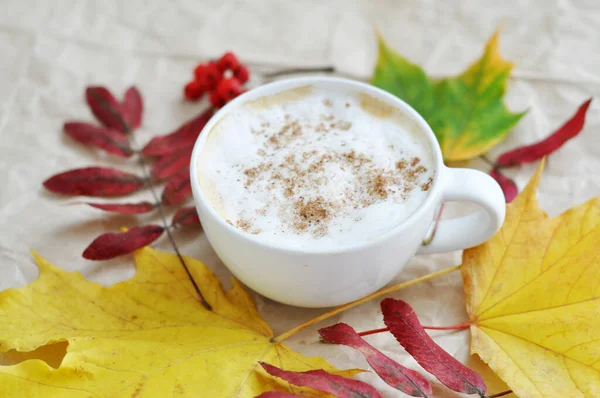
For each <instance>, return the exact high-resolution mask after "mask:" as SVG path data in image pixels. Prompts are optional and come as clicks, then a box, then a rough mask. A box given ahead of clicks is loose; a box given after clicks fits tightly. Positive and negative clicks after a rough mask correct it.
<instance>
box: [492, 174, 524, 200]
mask: <svg viewBox="0 0 600 398" xmlns="http://www.w3.org/2000/svg"><path fill="white" fill-rule="evenodd" d="M490 175H491V176H492V178H493V179H494V180H496V181H497V182H498V184H500V188H502V192H504V198H505V199H506V203H510V202H512V201H513V199H514V198H516V197H517V194H518V193H519V189H518V188H517V184H515V182H514V181H513V180H511V179H510V178H508V177H507V176H505V175H504V174H502V173H501V172H500V170H499V169H496V168H494V169H492V171H490Z"/></svg>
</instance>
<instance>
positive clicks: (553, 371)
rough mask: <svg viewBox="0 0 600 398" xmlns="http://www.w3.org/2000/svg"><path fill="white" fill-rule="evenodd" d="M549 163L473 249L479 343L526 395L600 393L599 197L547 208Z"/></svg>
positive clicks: (470, 299)
mask: <svg viewBox="0 0 600 398" xmlns="http://www.w3.org/2000/svg"><path fill="white" fill-rule="evenodd" d="M542 169H543V162H542V165H540V167H539V169H538V171H537V173H536V175H535V176H534V177H533V178H532V179H531V181H530V182H529V184H528V185H527V187H526V188H525V190H524V191H523V192H521V194H519V196H518V197H517V198H516V199H515V201H513V202H512V203H511V204H509V205H508V208H507V212H506V221H505V222H504V225H503V227H502V229H501V230H500V231H499V232H498V233H497V234H496V235H495V236H494V237H493V238H492V239H491V240H489V241H488V242H486V243H484V244H482V245H480V246H477V247H475V248H472V249H468V250H466V251H465V252H464V255H463V264H462V266H461V270H462V274H463V279H464V282H465V295H466V306H467V312H468V314H469V317H470V320H471V351H472V352H473V353H477V354H478V355H479V356H480V357H481V358H482V359H483V360H484V361H485V362H487V364H488V365H489V366H490V367H491V368H492V369H493V370H494V372H496V374H497V375H498V376H500V377H501V378H502V379H503V380H504V381H505V382H506V383H507V384H508V385H509V386H510V388H511V389H512V390H513V391H514V393H515V394H516V395H517V396H519V397H523V398H525V397H536V398H537V397H548V398H555V397H570V398H575V397H578V398H584V397H600V316H599V315H600V281H599V279H598V275H600V251H599V250H598V248H599V247H600V198H598V197H597V198H594V199H592V200H590V201H588V202H586V203H584V204H581V205H579V206H575V207H573V208H572V209H569V210H568V211H566V212H565V213H563V214H561V215H560V216H558V217H548V216H547V215H546V213H544V211H543V210H542V209H540V207H539V204H538V202H537V199H536V196H535V191H536V189H537V186H538V183H539V181H540V176H541V172H542Z"/></svg>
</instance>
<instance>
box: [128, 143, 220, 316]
mask: <svg viewBox="0 0 600 398" xmlns="http://www.w3.org/2000/svg"><path fill="white" fill-rule="evenodd" d="M129 137H130V141H131V143H132V144H133V145H134V146H135V147H136V148H137V144H136V142H135V138H133V135H130V136H129ZM138 159H139V163H140V167H141V168H142V172H143V173H144V177H145V178H148V179H149V183H148V185H149V187H150V192H152V196H153V197H154V200H155V201H156V203H157V206H156V208H157V209H158V214H159V215H160V220H161V222H162V223H163V225H164V226H165V230H166V231H167V236H168V237H169V241H170V242H171V246H173V249H174V250H175V253H176V254H177V258H179V261H180V262H181V265H183V269H185V273H186V274H187V276H188V278H189V279H190V282H192V285H193V286H194V289H195V290H196V293H198V297H199V298H200V302H201V303H202V305H203V306H204V308H206V309H207V310H209V311H212V306H211V305H210V304H209V303H208V301H206V299H205V298H204V295H203V294H202V292H201V291H200V287H199V286H198V284H197V283H196V281H195V280H194V277H193V276H192V273H191V272H190V269H189V268H188V266H187V264H186V263H185V260H184V259H183V256H182V255H181V252H180V251H179V247H178V246H177V243H175V238H174V237H173V234H172V233H171V228H169V224H168V223H167V218H166V217H165V212H164V210H163V205H162V202H161V200H160V198H159V197H158V194H157V193H156V190H155V189H154V184H153V183H152V179H151V178H150V173H149V172H148V167H147V165H146V160H145V159H144V156H143V155H141V154H140V155H139V156H138Z"/></svg>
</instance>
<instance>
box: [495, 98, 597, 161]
mask: <svg viewBox="0 0 600 398" xmlns="http://www.w3.org/2000/svg"><path fill="white" fill-rule="evenodd" d="M591 103H592V99H591V98H590V99H588V100H587V101H585V102H584V103H583V104H581V106H580V107H579V108H578V109H577V112H575V114H574V115H573V116H572V117H571V118H570V119H569V120H567V121H566V122H565V123H564V124H563V125H562V126H560V127H559V128H558V129H557V130H556V131H555V132H553V133H552V134H550V135H549V136H548V137H547V138H545V139H543V140H542V141H539V142H536V143H535V144H531V145H526V146H523V147H520V148H517V149H513V150H512V151H508V152H506V153H503V154H502V155H500V156H499V157H498V160H496V165H497V166H499V167H509V166H516V165H519V164H523V163H531V162H535V161H537V160H540V159H541V158H543V157H544V156H547V155H550V154H551V153H553V152H554V151H556V150H558V149H560V147H562V146H563V145H564V144H565V143H566V142H567V141H569V140H570V139H572V138H575V137H577V135H578V134H579V133H580V132H581V130H582V129H583V125H584V123H585V115H586V114H587V110H588V108H589V107H590V104H591Z"/></svg>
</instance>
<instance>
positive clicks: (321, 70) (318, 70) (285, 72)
mask: <svg viewBox="0 0 600 398" xmlns="http://www.w3.org/2000/svg"><path fill="white" fill-rule="evenodd" d="M334 72H335V68H334V67H333V66H320V67H315V68H291V69H282V70H278V71H275V72H269V73H263V77H264V78H265V79H273V78H276V77H279V76H286V75H295V74H298V73H334Z"/></svg>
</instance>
